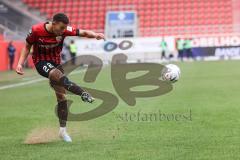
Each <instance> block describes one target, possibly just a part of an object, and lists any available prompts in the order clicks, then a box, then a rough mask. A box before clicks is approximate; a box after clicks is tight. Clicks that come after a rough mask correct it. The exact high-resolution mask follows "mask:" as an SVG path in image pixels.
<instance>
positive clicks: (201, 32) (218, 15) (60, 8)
mask: <svg viewBox="0 0 240 160" xmlns="http://www.w3.org/2000/svg"><path fill="white" fill-rule="evenodd" d="M239 8H240V1H239V0H0V71H7V70H9V69H14V68H15V66H16V63H17V60H18V58H19V54H20V53H21V52H22V49H23V47H24V42H25V37H26V34H27V33H28V30H29V29H30V28H31V25H33V24H35V23H39V22H44V21H47V20H51V17H52V16H53V15H54V14H55V13H58V12H64V13H65V14H67V15H68V16H69V18H70V21H71V25H72V26H74V27H78V28H80V29H89V30H93V31H96V32H103V33H105V34H106V37H107V39H108V40H107V41H106V42H99V41H95V40H90V41H89V40H87V41H86V40H84V39H80V38H74V39H67V40H66V42H65V45H64V48H63V56H62V58H63V61H66V60H69V59H70V58H71V57H73V56H74V55H71V50H70V48H71V47H69V46H70V44H73V45H76V47H77V53H75V54H76V55H82V54H93V55H98V56H99V57H101V58H102V59H103V61H104V62H105V63H109V61H110V60H111V58H112V55H114V54H116V53H125V54H127V55H128V58H129V59H128V61H129V62H136V61H137V62H162V61H170V60H173V61H178V60H179V61H194V60H219V59H239V57H240V48H239V46H240V34H239V33H240V14H239V12H240V10H239ZM121 42H123V43H122V44H121V45H119V44H120V43H121ZM124 47H125V48H124ZM76 55H75V56H76ZM26 67H33V64H32V61H31V58H29V60H28V62H27V63H26Z"/></svg>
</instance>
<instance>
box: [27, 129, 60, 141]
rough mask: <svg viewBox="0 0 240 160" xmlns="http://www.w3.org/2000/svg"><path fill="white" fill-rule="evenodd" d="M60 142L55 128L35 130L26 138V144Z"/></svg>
mask: <svg viewBox="0 0 240 160" xmlns="http://www.w3.org/2000/svg"><path fill="white" fill-rule="evenodd" d="M56 140H59V137H58V129H57V128H53V127H42V128H35V129H33V130H32V131H30V133H29V134H28V135H27V137H26V138H25V141H24V143H25V144H43V143H50V142H54V141H56Z"/></svg>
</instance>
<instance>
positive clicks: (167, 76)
mask: <svg viewBox="0 0 240 160" xmlns="http://www.w3.org/2000/svg"><path fill="white" fill-rule="evenodd" d="M180 74H181V71H180V68H179V67H178V66H176V65H175V64H168V65H166V66H165V67H164V68H163V70H162V79H163V80H164V81H169V82H172V83H174V82H177V81H178V80H179V78H180Z"/></svg>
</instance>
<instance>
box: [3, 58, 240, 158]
mask: <svg viewBox="0 0 240 160" xmlns="http://www.w3.org/2000/svg"><path fill="white" fill-rule="evenodd" d="M177 65H179V66H180V68H181V71H182V75H181V76H182V77H181V79H180V81H179V82H177V83H176V84H174V89H173V91H171V92H170V93H168V94H166V95H163V96H160V97H153V98H138V99H137V104H136V106H134V107H129V106H127V105H126V104H125V103H124V102H123V101H122V100H121V99H120V98H119V104H118V106H117V108H115V109H114V110H113V111H112V112H110V113H108V114H106V115H104V116H102V117H99V118H96V119H93V120H90V121H84V122H69V132H70V134H71V135H72V138H73V143H71V144H67V143H64V142H61V141H59V140H57V139H56V140H55V139H54V140H53V141H51V142H49V143H45V144H34V145H27V144H24V143H23V142H24V140H25V138H26V137H27V136H28V134H29V133H30V132H31V131H32V130H34V129H36V128H40V129H43V130H44V128H49V127H50V128H53V129H56V130H57V127H58V123H57V118H56V116H55V114H54V106H55V105H56V102H55V101H56V100H55V97H54V92H53V91H52V90H51V89H49V86H48V82H47V81H43V82H39V83H35V84H30V85H26V86H20V87H16V88H9V89H5V90H0V97H1V98H0V113H1V116H0V128H1V129H0V159H1V160H10V159H18V160H21V159H24V160H25V159H34V160H37V159H51V160H52V159H58V160H59V159H61V160H63V159H78V160H80V159H84V160H87V159H89V160H94V159H97V160H101V159H102V160H113V159H120V160H123V159H124V160H131V159H132V160H136V159H138V160H145V159H151V160H155V159H156V160H159V159H173V160H176V159H177V160H193V159H194V160H195V159H196V160H197V159H199V160H202V159H207V160H221V159H222V160H227V159H239V158H240V153H239V150H240V140H239V139H240V134H239V133H240V129H239V128H240V127H239V122H240V119H239V114H240V108H239V104H240V98H239V90H240V85H239V79H240V74H238V73H239V68H240V63H239V61H218V62H194V63H177ZM27 72H28V74H29V75H31V74H30V73H31V71H27ZM13 74H14V73H3V74H2V73H0V77H1V82H2V83H1V82H0V86H1V85H5V84H8V83H7V82H8V81H9V77H12V78H14V75H13ZM6 75H7V76H6ZM33 75H34V76H35V73H33ZM6 77H8V78H7V79H6V80H5V81H4V78H6ZM82 77H83V74H77V75H72V76H70V78H71V79H72V80H73V81H75V82H77V83H79V84H82V85H83V86H87V87H90V88H97V89H102V90H104V91H109V92H111V93H113V94H114V95H116V96H117V93H116V92H115V90H114V89H113V86H112V83H111V79H110V69H109V68H106V69H104V70H102V72H101V74H100V76H99V77H98V78H97V81H96V82H95V83H93V84H88V83H85V82H82ZM19 81H20V82H21V80H20V79H19ZM13 82H14V83H15V81H13ZM68 97H69V98H70V99H72V100H73V101H74V104H73V106H72V108H71V111H72V112H76V113H77V112H84V111H87V110H91V109H93V108H94V107H96V106H97V105H98V104H99V103H100V102H98V101H97V102H96V103H95V104H92V105H91V104H84V103H82V102H81V101H80V98H79V97H76V96H73V95H69V96H68ZM190 111H191V118H192V119H191V120H187V119H182V120H179V121H176V120H167V119H164V120H158V121H154V120H153V121H150V120H149V119H148V120H147V121H144V119H141V120H140V121H138V120H136V119H135V120H132V121H131V120H129V119H128V120H126V119H123V117H124V116H125V115H126V113H127V114H128V115H131V114H135V115H137V114H138V112H140V113H141V115H142V116H143V117H144V115H149V114H150V113H158V112H161V113H164V114H166V115H170V114H174V115H177V114H181V115H189V114H190Z"/></svg>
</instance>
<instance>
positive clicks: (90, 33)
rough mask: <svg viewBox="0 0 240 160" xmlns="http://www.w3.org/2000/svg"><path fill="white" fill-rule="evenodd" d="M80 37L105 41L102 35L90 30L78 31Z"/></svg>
mask: <svg viewBox="0 0 240 160" xmlns="http://www.w3.org/2000/svg"><path fill="white" fill-rule="evenodd" d="M79 36H80V37H86V38H96V39H97V40H100V39H103V40H105V36H104V34H102V33H96V32H93V31H90V30H82V29H80V31H79Z"/></svg>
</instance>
